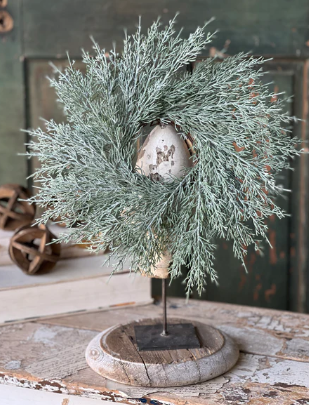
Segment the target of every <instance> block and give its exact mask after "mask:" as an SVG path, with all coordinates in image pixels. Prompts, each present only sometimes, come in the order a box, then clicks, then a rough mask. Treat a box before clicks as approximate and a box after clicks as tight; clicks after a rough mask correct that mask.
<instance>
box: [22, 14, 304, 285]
mask: <svg viewBox="0 0 309 405" xmlns="http://www.w3.org/2000/svg"><path fill="white" fill-rule="evenodd" d="M174 24H175V20H172V21H171V22H170V23H169V25H168V26H167V27H166V28H164V29H161V27H160V24H159V22H155V23H154V24H153V25H152V26H151V27H150V28H149V30H148V32H147V34H146V35H143V34H142V33H141V27H140V26H139V27H138V30H137V32H136V34H135V35H133V36H126V38H125V40H124V46H123V52H122V53H121V54H118V53H116V51H115V50H113V51H111V52H109V57H107V56H106V52H105V50H101V49H100V48H99V47H98V45H96V44H95V45H94V50H95V56H90V55H89V54H88V53H86V52H84V53H83V62H84V64H85V67H86V73H85V74H83V73H82V72H81V71H79V70H77V69H75V68H74V62H70V65H69V67H68V68H67V69H66V70H65V71H63V72H60V71H58V72H57V74H56V79H51V80H50V81H51V85H52V86H53V87H54V88H55V90H56V92H57V95H58V98H59V101H60V103H62V104H63V108H64V111H65V113H66V116H67V121H68V123H66V124H63V123H62V124H61V123H60V124H59V123H56V122H54V121H53V120H51V121H47V122H46V123H45V124H46V129H45V131H43V130H42V129H37V130H34V131H30V132H29V133H30V134H31V135H32V136H34V137H35V139H34V141H33V142H31V143H30V145H29V155H30V156H35V157H37V158H38V159H39V161H40V162H41V168H40V169H39V170H37V171H36V173H35V174H34V181H35V182H36V183H35V184H36V185H37V187H38V194H37V195H36V196H35V197H33V198H32V201H36V203H37V204H39V205H40V206H42V207H44V208H46V210H45V212H44V214H43V215H42V217H41V218H39V219H38V220H37V222H38V223H46V222H47V221H48V220H49V219H51V218H56V217H61V218H62V221H64V222H65V223H66V225H67V226H68V227H69V228H72V232H71V234H70V236H63V237H62V238H61V239H62V240H64V241H68V240H69V239H70V240H73V241H76V242H80V241H82V240H83V241H85V240H86V241H91V244H92V247H93V248H95V249H97V250H102V249H106V248H107V247H109V248H110V250H111V254H112V255H114V256H115V257H116V258H117V259H118V266H117V268H116V270H118V269H120V268H121V266H122V263H123V261H124V260H125V259H126V257H130V259H131V263H132V270H134V271H139V269H143V270H144V271H146V272H150V268H151V266H152V265H155V263H156V262H157V261H158V259H159V258H160V257H161V256H162V253H163V252H164V251H165V250H166V249H168V250H169V251H170V252H171V254H172V256H173V262H172V264H171V266H170V274H171V277H172V278H175V277H177V276H179V275H180V274H181V266H182V265H188V266H189V269H190V270H189V273H188V276H187V280H186V281H187V291H188V293H189V292H190V291H191V290H192V288H193V287H196V288H197V289H198V291H199V292H201V291H202V290H203V288H204V286H205V283H206V278H207V275H209V276H210V279H211V280H212V281H215V282H216V281H217V273H216V271H215V268H214V256H213V254H214V249H215V245H214V240H215V239H216V238H218V237H219V238H224V239H226V240H232V241H233V248H234V253H235V256H236V257H237V258H239V259H240V260H242V262H243V264H244V256H245V254H246V251H247V246H249V245H251V244H253V245H255V248H256V249H257V250H259V241H260V240H263V239H266V240H267V226H266V224H265V219H266V218H267V217H269V216H270V215H273V214H275V215H276V216H277V217H279V218H282V217H284V216H285V215H286V213H285V212H283V210H282V209H281V208H280V207H279V206H277V205H276V203H275V201H274V199H275V197H276V196H277V195H280V194H281V193H282V192H283V190H282V188H281V187H280V185H278V184H277V183H276V181H275V177H274V176H275V175H277V173H278V172H280V171H282V170H283V169H285V168H289V160H290V158H291V157H294V156H295V155H297V154H299V152H298V151H297V149H296V148H295V144H296V143H297V141H296V140H295V139H292V138H291V136H290V130H289V129H288V128H290V124H291V123H292V121H293V120H294V118H292V117H289V116H288V115H287V114H286V113H284V112H283V108H284V105H283V104H282V101H278V100H277V96H276V95H274V94H272V93H271V92H270V91H269V86H267V85H265V84H262V82H261V77H262V76H263V74H264V73H263V71H262V69H261V65H262V64H263V59H262V58H257V59H256V58H253V57H249V55H245V54H239V55H236V56H233V57H228V58H226V59H225V60H223V61H222V62H220V63H219V62H218V61H217V60H215V59H207V60H205V61H204V62H202V63H199V64H197V66H196V68H195V69H194V71H193V73H192V74H191V73H189V72H186V70H185V69H182V68H183V67H185V66H186V65H187V64H188V63H189V62H193V61H195V60H196V59H197V57H198V55H199V54H200V53H201V52H202V51H203V49H204V48H205V46H206V45H207V44H208V43H209V42H210V41H211V35H210V34H206V33H205V26H204V27H203V28H197V30H196V31H195V32H194V33H193V34H191V35H190V36H189V38H188V39H182V38H181V36H180V34H178V35H175V31H174ZM273 100H276V101H273ZM155 120H159V122H161V123H169V122H172V123H174V124H175V125H177V128H180V131H181V133H182V136H183V137H184V138H185V137H186V136H187V135H188V134H191V137H192V138H193V139H194V142H193V151H192V152H194V153H193V156H192V159H193V160H194V165H193V167H192V168H191V169H190V170H188V171H187V172H186V173H184V176H183V177H182V178H181V179H176V178H175V179H173V181H171V182H167V183H161V182H155V181H152V180H151V179H149V178H148V177H146V176H145V175H144V174H143V173H142V172H141V170H139V169H135V161H136V150H137V141H138V140H140V141H141V142H142V140H143V139H144V137H145V130H146V129H147V128H148V129H147V130H148V132H149V125H148V127H145V125H147V124H150V123H151V122H152V121H155Z"/></svg>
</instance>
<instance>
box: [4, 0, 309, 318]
mask: <svg viewBox="0 0 309 405" xmlns="http://www.w3.org/2000/svg"><path fill="white" fill-rule="evenodd" d="M8 10H9V11H10V13H11V14H12V16H13V18H14V23H15V26H14V29H13V30H12V31H11V32H10V33H8V34H6V35H4V34H0V54H1V57H0V90H1V96H2V97H0V137H1V148H0V182H2V183H3V182H8V181H16V182H19V183H25V177H26V174H27V172H28V173H29V172H30V171H31V167H30V166H27V162H26V161H25V159H24V158H22V157H17V156H16V152H20V151H23V150H24V146H23V142H24V135H23V134H22V133H20V132H19V128H21V127H25V126H26V125H27V126H34V127H36V126H38V125H40V122H39V120H38V117H40V116H42V117H43V118H47V119H49V118H54V119H55V120H56V121H57V120H62V119H63V116H62V113H61V110H60V109H59V107H58V106H57V105H56V101H55V95H54V93H53V90H51V89H50V88H49V87H48V81H47V80H46V78H45V76H46V74H50V73H51V68H50V67H49V65H48V61H49V60H53V61H54V62H57V61H58V64H59V65H61V66H63V65H64V64H65V62H64V60H65V58H66V51H69V53H70V55H71V56H72V57H73V58H80V49H81V48H85V49H88V50H90V49H91V41H90V38H89V37H90V35H93V36H94V38H95V40H96V41H97V42H98V43H99V44H100V45H101V46H102V47H106V48H107V49H110V48H111V47H112V42H113V41H116V44H118V46H119V50H120V46H121V42H122V38H123V29H124V28H125V27H126V28H127V29H128V31H129V32H130V31H131V32H132V31H134V29H135V26H136V24H137V21H138V15H142V24H143V27H144V28H145V27H147V26H149V25H150V24H151V22H152V21H153V20H154V19H156V18H157V16H158V15H161V16H162V22H163V24H164V23H166V22H167V20H168V19H170V18H172V17H173V16H174V15H175V13H176V12H177V11H179V12H180V15H179V17H178V27H179V28H180V27H182V26H183V27H184V31H183V34H184V35H187V34H188V33H189V32H191V31H192V30H194V29H195V28H196V26H197V25H198V24H199V25H201V24H202V23H203V22H204V21H206V20H208V19H209V18H210V17H212V16H215V17H216V20H215V22H213V23H212V24H211V25H210V27H209V30H210V31H214V30H215V29H216V28H219V30H220V31H219V32H218V33H217V35H216V38H215V40H214V42H213V44H212V46H213V47H214V48H216V49H217V50H221V49H222V48H223V47H224V46H227V47H228V49H227V52H228V53H229V54H234V53H236V52H239V51H245V52H247V51H252V53H253V54H256V55H260V54H261V55H267V56H273V57H275V60H274V61H272V62H270V63H269V66H268V68H269V70H270V72H269V74H268V77H267V81H268V80H274V82H275V83H274V85H273V86H276V89H278V90H279V91H286V92H287V94H289V95H290V94H294V95H295V96H294V99H293V102H292V103H291V104H290V105H289V109H290V113H291V112H292V113H293V114H296V115H297V116H298V117H300V118H306V117H307V116H308V61H307V59H306V58H309V24H308V20H309V17H308V16H309V3H308V1H307V0H295V1H293V2H291V1H288V0H275V1H272V2H270V1H268V0H260V1H258V0H239V1H227V0H225V1H224V2H223V1H221V2H220V1H216V0H191V1H190V2H188V1H186V2H185V1H184V0H178V1H175V0H158V1H156V2H151V1H149V0H148V1H147V0H144V1H140V0H113V1H108V0H88V1H87V2H85V1H82V0H74V1H73V0H54V1H53V2H48V3H46V2H42V1H40V0H9V2H8ZM213 51H214V49H211V48H207V49H205V55H204V56H208V55H209V54H210V53H211V52H213ZM3 123H4V125H3ZM294 133H295V134H296V135H298V136H299V137H301V138H302V139H303V140H307V139H308V126H307V124H306V123H305V122H303V123H302V124H299V125H297V126H295V130H294ZM294 165H295V171H294V172H293V173H292V172H290V173H286V174H285V175H284V178H283V179H282V181H283V182H284V184H285V185H286V186H290V187H292V189H293V194H292V196H287V199H286V200H282V201H281V204H282V205H283V206H284V207H285V208H286V209H287V210H288V211H289V212H291V213H292V217H291V218H290V219H285V220H281V221H277V220H274V221H273V220H272V219H271V220H270V221H269V226H270V238H271V240H272V241H273V242H274V246H275V249H274V250H270V249H269V248H268V247H267V246H266V247H265V256H264V258H263V259H262V258H259V257H256V255H255V253H254V252H251V251H250V252H249V255H248V258H247V263H248V270H249V273H248V275H246V274H245V272H244V270H243V269H242V268H241V266H240V265H239V263H238V262H237V261H235V260H234V259H233V257H232V256H233V255H232V252H231V247H230V246H229V244H227V243H224V242H220V249H219V252H218V255H217V268H218V271H219V276H220V287H219V288H217V287H215V286H213V285H209V286H208V288H207V291H206V292H205V294H203V297H202V298H203V299H205V298H206V299H209V300H217V301H218V300H220V301H225V302H233V303H239V304H249V305H258V306H266V307H273V308H280V309H293V310H299V311H309V297H308V291H309V276H308V274H309V260H308V256H307V255H308V241H309V230H308V215H309V206H308V173H309V159H308V156H303V157H302V158H301V159H298V160H297V161H295V163H294ZM181 281H182V280H177V281H176V282H174V283H173V284H172V286H171V287H170V288H169V291H170V294H171V295H178V296H179V295H180V296H183V295H184V286H183V285H182V284H181ZM159 292H160V291H159V289H158V286H156V284H154V293H155V294H158V293H159ZM194 296H195V297H196V295H195V294H194Z"/></svg>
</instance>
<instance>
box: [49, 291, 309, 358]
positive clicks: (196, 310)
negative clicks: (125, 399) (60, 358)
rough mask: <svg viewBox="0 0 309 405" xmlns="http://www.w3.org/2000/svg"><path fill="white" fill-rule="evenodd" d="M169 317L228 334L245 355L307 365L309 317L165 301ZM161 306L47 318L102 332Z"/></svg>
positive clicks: (154, 314)
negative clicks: (213, 328) (293, 361)
mask: <svg viewBox="0 0 309 405" xmlns="http://www.w3.org/2000/svg"><path fill="white" fill-rule="evenodd" d="M167 304H168V316H170V317H182V318H187V319H192V320H196V321H200V322H204V323H207V324H209V325H212V326H215V327H218V328H219V329H222V330H223V331H224V332H226V333H228V334H229V335H230V336H231V337H232V338H233V339H235V340H236V342H237V343H238V345H239V347H240V350H241V351H243V352H246V353H251V354H257V355H267V356H274V357H278V358H284V359H292V360H298V361H305V362H307V361H308V362H309V315H304V314H295V313H291V312H282V311H276V310H269V309H262V308H254V307H247V306H238V305H229V304H221V303H216V302H207V301H198V300H190V301H189V302H188V304H186V303H185V301H184V300H182V299H177V298H170V299H168V303H167ZM161 313H162V307H161V305H153V306H144V307H134V308H123V309H122V308H119V309H115V310H113V317H112V319H111V317H110V314H109V312H98V313H93V314H90V313H88V314H76V315H72V316H68V317H63V318H54V319H49V320H47V321H46V322H47V323H49V324H54V325H65V326H70V327H74V328H84V329H91V330H97V331H102V330H104V329H106V328H109V327H110V326H113V325H114V324H117V323H127V322H130V321H133V320H136V319H143V318H149V317H158V316H161Z"/></svg>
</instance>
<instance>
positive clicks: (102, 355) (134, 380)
mask: <svg viewBox="0 0 309 405" xmlns="http://www.w3.org/2000/svg"><path fill="white" fill-rule="evenodd" d="M188 322H190V323H192V324H193V325H194V326H195V328H196V331H197V335H198V338H199V340H200V343H201V347H200V348H198V349H178V350H158V351H138V350H137V346H136V342H135V334H134V326H136V325H153V324H157V323H161V320H160V319H143V320H141V321H135V322H130V323H128V324H125V325H116V326H113V327H111V328H109V329H106V330H105V331H103V332H102V333H100V334H99V335H97V336H96V337H95V338H94V339H93V340H92V341H91V342H90V343H89V345H88V347H87V349H86V361H87V363H88V365H89V366H90V367H91V368H92V369H93V370H94V371H95V372H96V373H98V374H100V375H102V376H103V377H106V378H108V379H110V380H113V381H117V382H120V383H123V384H130V385H135V386H145V387H173V386H182V385H188V384H196V383H200V382H203V381H207V380H210V379H211V378H214V377H217V376H219V375H221V374H223V373H225V372H226V371H228V370H229V369H230V368H232V367H233V366H234V364H235V363H236V361H237V359H238V356H239V350H238V347H237V345H236V344H235V343H234V341H233V340H232V339H231V338H230V337H229V336H228V335H226V334H225V333H223V332H220V331H219V330H218V329H215V328H213V327H211V326H209V325H206V324H203V323H200V322H196V321H191V320H184V319H168V323H169V324H171V323H188Z"/></svg>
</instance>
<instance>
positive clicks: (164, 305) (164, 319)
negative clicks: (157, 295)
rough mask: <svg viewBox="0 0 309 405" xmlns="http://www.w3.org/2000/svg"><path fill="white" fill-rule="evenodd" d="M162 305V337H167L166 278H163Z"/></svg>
mask: <svg viewBox="0 0 309 405" xmlns="http://www.w3.org/2000/svg"><path fill="white" fill-rule="evenodd" d="M162 304H163V331H162V333H161V336H167V335H168V331H167V316H166V278H162Z"/></svg>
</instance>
